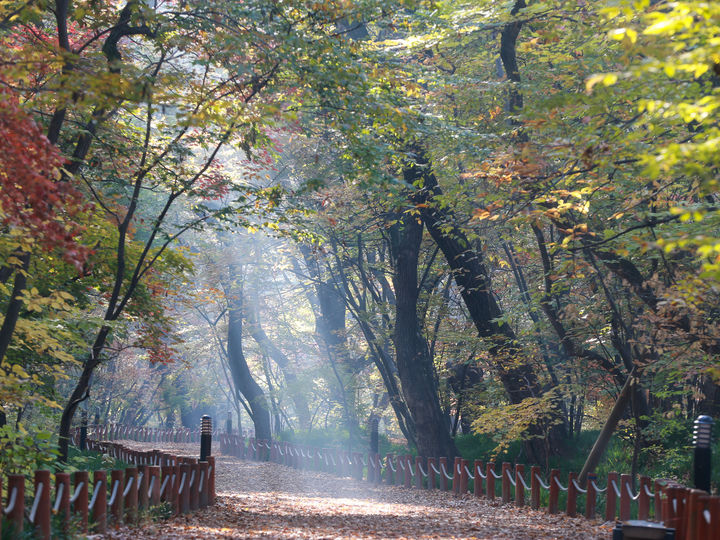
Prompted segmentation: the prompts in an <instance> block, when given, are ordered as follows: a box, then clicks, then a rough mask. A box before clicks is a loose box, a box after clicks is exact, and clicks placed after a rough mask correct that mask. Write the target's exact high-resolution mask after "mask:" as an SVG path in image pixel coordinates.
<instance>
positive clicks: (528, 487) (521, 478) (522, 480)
mask: <svg viewBox="0 0 720 540" xmlns="http://www.w3.org/2000/svg"><path fill="white" fill-rule="evenodd" d="M518 478H519V479H520V483H521V484H522V485H523V488H525V489H526V490H527V491H530V486H528V485H527V484H526V483H525V479H524V478H523V475H522V474H519V475H518Z"/></svg>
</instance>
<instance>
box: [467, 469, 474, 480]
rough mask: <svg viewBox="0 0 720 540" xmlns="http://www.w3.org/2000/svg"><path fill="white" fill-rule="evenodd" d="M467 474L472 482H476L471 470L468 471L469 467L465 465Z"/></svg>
mask: <svg viewBox="0 0 720 540" xmlns="http://www.w3.org/2000/svg"><path fill="white" fill-rule="evenodd" d="M465 474H467V475H468V478H469V479H470V480H475V477H474V476H473V475H472V473H471V472H470V469H468V466H467V465H465Z"/></svg>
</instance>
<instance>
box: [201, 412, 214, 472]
mask: <svg viewBox="0 0 720 540" xmlns="http://www.w3.org/2000/svg"><path fill="white" fill-rule="evenodd" d="M211 447H212V418H210V417H209V416H208V415H203V417H202V419H201V420H200V461H207V458H208V457H209V456H210V449H211Z"/></svg>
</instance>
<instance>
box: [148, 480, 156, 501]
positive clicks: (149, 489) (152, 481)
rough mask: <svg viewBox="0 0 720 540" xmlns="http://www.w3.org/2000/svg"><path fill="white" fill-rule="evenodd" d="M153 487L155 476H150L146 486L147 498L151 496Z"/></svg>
mask: <svg viewBox="0 0 720 540" xmlns="http://www.w3.org/2000/svg"><path fill="white" fill-rule="evenodd" d="M154 485H155V475H152V476H151V477H150V482H149V486H148V497H150V496H151V495H152V490H153V486H154Z"/></svg>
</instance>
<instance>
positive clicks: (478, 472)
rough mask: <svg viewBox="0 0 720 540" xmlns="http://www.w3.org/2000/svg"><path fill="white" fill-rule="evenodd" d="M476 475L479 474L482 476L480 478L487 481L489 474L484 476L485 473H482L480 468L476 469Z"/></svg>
mask: <svg viewBox="0 0 720 540" xmlns="http://www.w3.org/2000/svg"><path fill="white" fill-rule="evenodd" d="M475 474H479V475H480V478H481V479H483V480H485V479H486V478H487V474H483V472H482V470H481V469H480V467H475Z"/></svg>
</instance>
